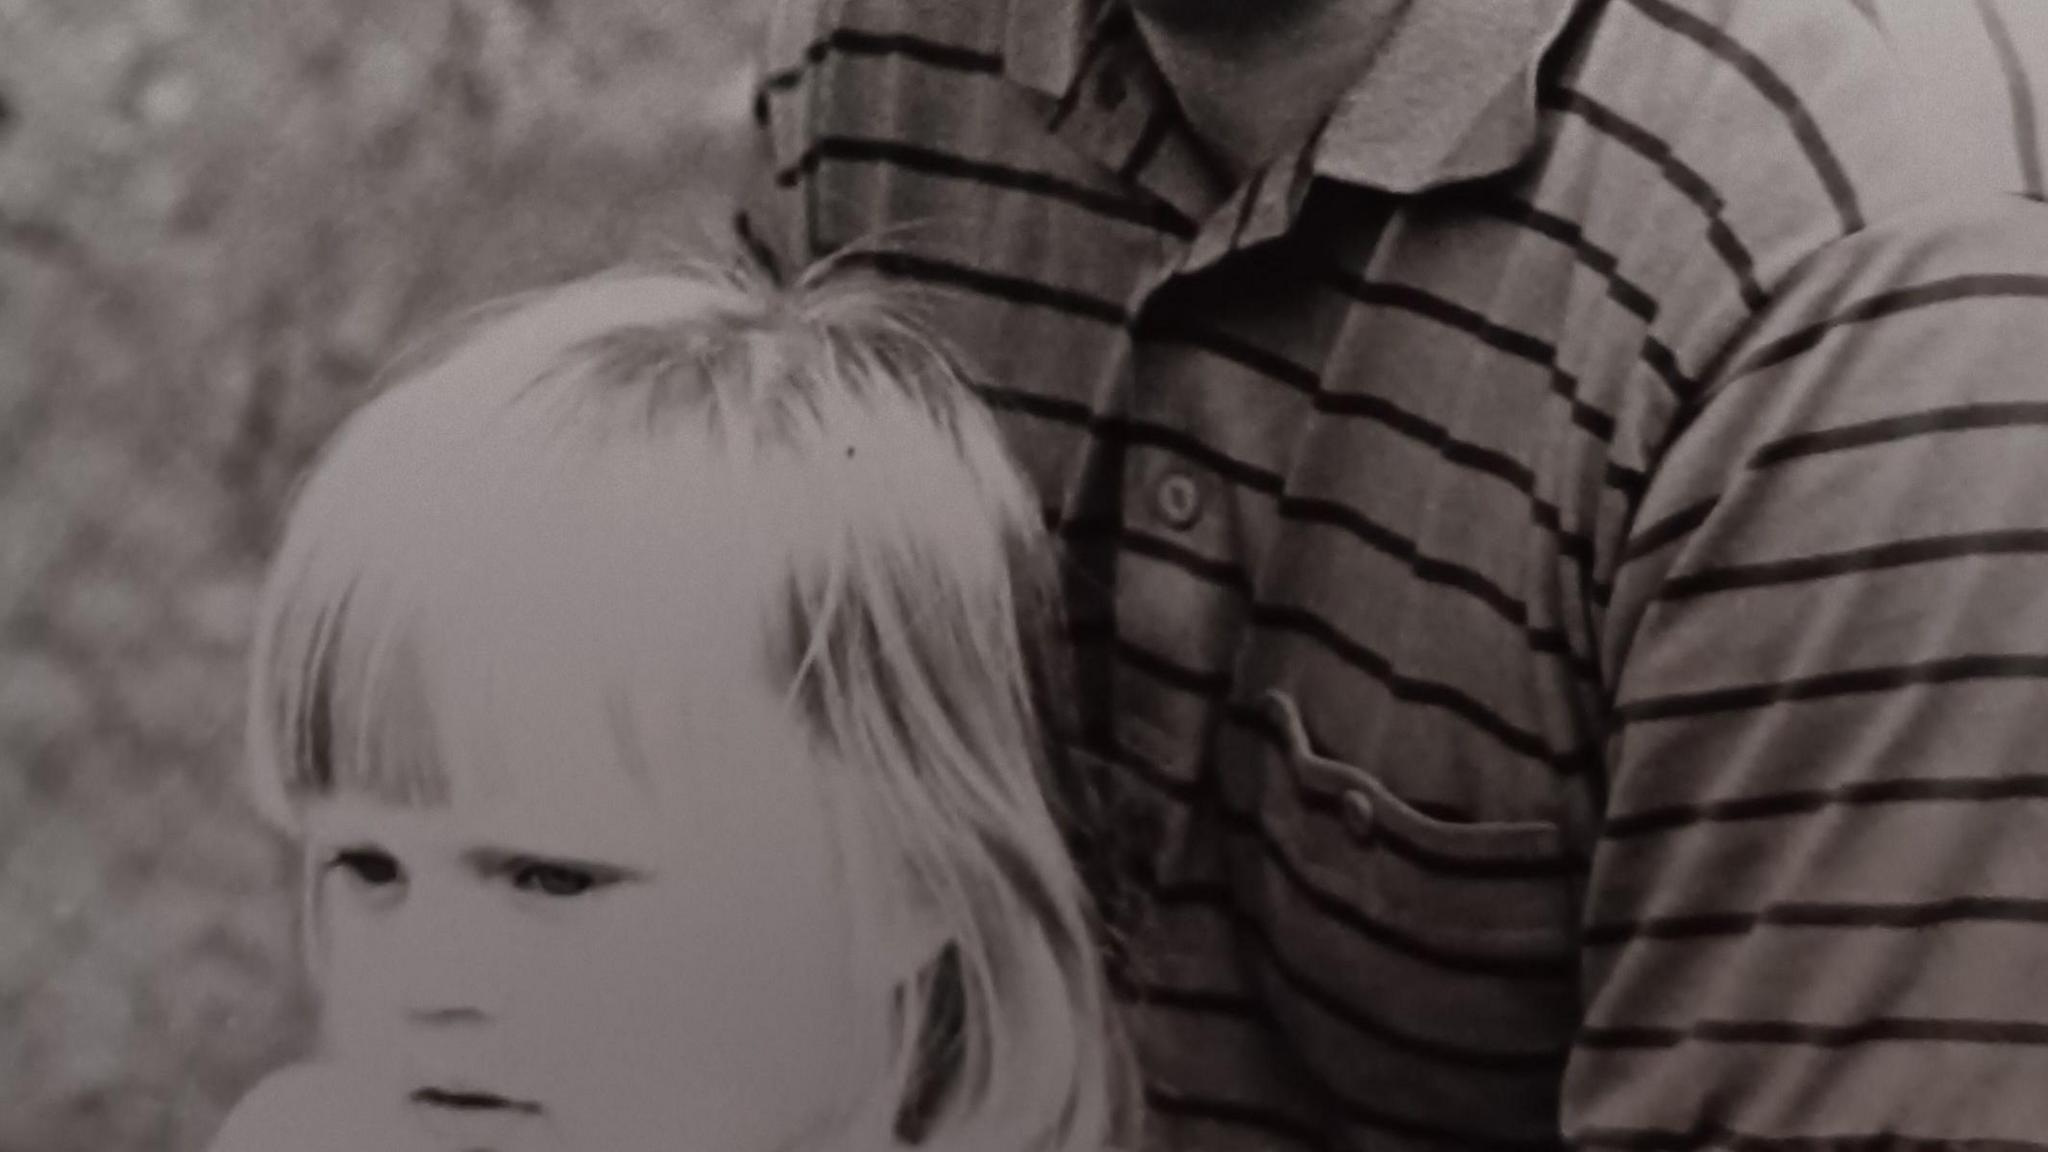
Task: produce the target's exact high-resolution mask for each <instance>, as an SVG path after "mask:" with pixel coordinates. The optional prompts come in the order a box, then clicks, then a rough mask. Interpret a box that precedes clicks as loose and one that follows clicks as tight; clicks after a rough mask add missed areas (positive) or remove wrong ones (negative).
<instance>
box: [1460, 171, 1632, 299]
mask: <svg viewBox="0 0 2048 1152" xmlns="http://www.w3.org/2000/svg"><path fill="white" fill-rule="evenodd" d="M1480 207H1481V209H1482V210H1483V211H1486V212H1490V213H1492V214H1493V215H1495V216H1498V217H1499V218H1501V219H1503V220H1507V221H1510V222H1512V223H1515V224H1520V225H1521V226H1523V227H1524V228H1528V229H1530V230H1531V231H1534V232H1537V233H1540V234H1542V235H1544V236H1548V237H1549V238H1551V239H1552V240H1555V241H1557V242H1558V243H1559V244H1562V245H1564V246H1565V247H1567V248H1569V249H1571V251H1572V256H1573V258H1574V259H1576V260H1577V261H1578V263H1579V266H1580V267H1582V268H1586V269H1588V270H1590V271H1592V272H1593V273H1594V274H1595V275H1597V276H1599V277H1600V279H1601V280H1602V281H1603V282H1604V283H1605V284H1606V285H1607V295H1608V297H1609V298H1610V299H1612V300H1613V301H1614V302H1615V303H1617V304H1619V305H1621V306H1622V307H1623V308H1624V309H1626V310H1627V311H1628V312H1629V314H1630V315H1632V316H1634V317H1635V318H1636V319H1638V320H1641V321H1642V322H1643V323H1645V324H1654V323H1656V321H1657V302H1656V301H1655V300H1653V299H1651V298H1650V294H1649V293H1648V292H1646V291H1644V290H1643V288H1642V286H1641V285H1639V284H1637V283H1635V282H1634V281H1632V280H1630V279H1629V278H1628V277H1627V276H1624V275H1622V272H1621V261H1620V259H1619V258H1617V257H1616V256H1615V255H1614V253H1612V252H1609V251H1608V250H1607V249H1605V248H1602V247H1601V246H1599V245H1598V244H1595V243H1593V242H1592V241H1591V240H1590V239H1588V238H1587V236H1586V232H1585V229H1583V228H1581V227H1580V226H1579V225H1578V224H1577V223H1576V222H1575V221H1571V220H1567V219H1565V218H1564V217H1562V216H1559V215H1556V214H1555V213H1551V212H1545V211H1544V210H1543V209H1541V208H1538V207H1537V206H1536V205H1534V204H1531V203H1529V202H1528V201H1526V200H1517V199H1515V198H1514V197H1512V196H1507V195H1502V196H1496V197H1493V198H1490V199H1488V200H1486V201H1483V202H1482V203H1481V205H1480Z"/></svg>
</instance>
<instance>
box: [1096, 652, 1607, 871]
mask: <svg viewBox="0 0 2048 1152" xmlns="http://www.w3.org/2000/svg"><path fill="white" fill-rule="evenodd" d="M1150 657H1151V660H1152V661H1163V660H1164V658H1163V657H1161V656H1159V655H1158V654H1157V653H1152V654H1150ZM1228 715H1229V718H1230V720H1231V721H1232V722H1233V723H1235V724H1238V725H1240V726H1243V727H1245V728H1247V729H1249V730H1251V731H1252V732H1253V733H1254V734H1255V735H1257V736H1258V737H1259V738H1260V739H1262V740H1264V741H1265V742H1266V743H1267V744H1269V745H1270V746H1272V747H1273V749H1274V750H1275V751H1276V752H1278V753H1280V754H1282V755H1285V754H1286V752H1287V747H1286V737H1285V735H1284V734H1282V733H1280V732H1279V731H1278V730H1277V729H1275V728H1274V727H1273V724H1272V721H1271V718H1270V717H1269V716H1268V715H1266V713H1265V712H1264V710H1263V709H1258V708H1254V707H1250V706H1243V705H1231V706H1230V707H1229V711H1228ZM1113 767H1115V768H1117V769H1118V770H1121V771H1127V772H1131V773H1132V774H1133V776H1134V777H1135V778H1136V779H1138V780H1139V781H1140V782H1142V783H1143V784H1144V785H1145V786H1146V787H1148V788H1150V789H1151V790H1152V791H1154V792H1157V793H1159V794H1160V797H1161V798H1162V799H1163V800H1165V801H1167V802H1170V803H1173V804H1176V805H1180V806H1182V807H1188V806H1192V805H1195V804H1198V803H1206V802H1207V800H1208V794H1207V791H1206V790H1205V789H1204V788H1203V787H1202V786H1201V784H1200V783H1199V782H1197V781H1194V780H1182V779H1179V778H1178V777H1175V776H1173V775H1171V774H1169V773H1167V772H1166V771H1165V770H1164V769H1161V768H1158V767H1155V766H1153V765H1152V764H1151V763H1150V762H1149V761H1147V760H1146V759H1145V758H1144V757H1142V756H1137V755H1135V754H1133V753H1131V752H1130V751H1129V750H1128V749H1119V750H1118V756H1117V758H1116V759H1115V760H1114V761H1113ZM1295 791H1296V795H1297V796H1298V797H1299V800H1300V803H1301V805H1302V807H1303V808H1305V809H1306V810H1308V811H1310V812H1313V813H1315V814H1316V815H1318V816H1319V817H1321V818H1323V819H1328V820H1342V819H1343V818H1344V815H1343V806H1344V800H1343V797H1342V796H1340V795H1337V794H1334V793H1321V792H1314V791H1310V790H1308V789H1304V788H1299V787H1297V788H1296V790H1295ZM1418 810H1420V809H1419V808H1418ZM1218 814H1219V815H1220V816H1221V817H1222V818H1223V820H1224V821H1225V822H1226V823H1230V824H1233V825H1235V826H1236V827H1237V829H1238V830H1239V831H1241V832H1245V833H1248V834H1260V833H1261V831H1262V830H1261V828H1260V826H1259V824H1258V821H1257V818H1256V816H1255V814H1253V813H1250V812H1245V811H1240V810H1238V809H1235V808H1232V807H1229V806H1222V807H1221V808H1219V809H1218ZM1433 818H1434V819H1439V820H1443V819H1446V817H1443V816H1435V817H1433ZM1272 846H1273V847H1276V848H1277V847H1278V845H1277V843H1274V844H1272ZM1373 846H1374V850H1375V851H1384V852H1386V853H1387V854H1388V855H1390V856H1393V857H1395V858H1396V859H1399V860H1402V861H1405V862H1407V863H1408V864H1410V865H1412V866H1413V867H1415V868H1416V869H1417V870H1419V871H1421V872H1424V873H1426V874H1428V875H1429V876H1432V877H1435V878H1437V879H1462V880H1472V881H1493V882H1497V883H1503V884H1511V885H1519V884H1536V885H1547V884H1550V883H1553V882H1554V881H1556V880H1557V879H1558V878H1560V877H1568V876H1577V875H1581V874H1583V873H1584V872H1585V870H1586V867H1587V862H1586V861H1585V860H1584V859H1583V858H1582V857H1579V856H1576V855H1572V854H1568V853H1567V854H1556V855H1550V854H1531V855H1524V856H1504V855H1503V856H1489V857H1486V858H1483V859H1479V858H1472V857H1462V856H1452V855H1449V854H1446V853H1442V852H1438V851H1436V850H1434V849H1432V848H1429V847H1426V846H1424V845H1422V844H1419V843H1417V842H1415V841H1414V840H1412V839H1410V838H1409V837H1408V836H1406V835H1404V834H1403V833H1402V832H1401V831H1400V830H1399V829H1398V828H1396V827H1394V826H1392V825H1389V824H1384V823H1383V824H1381V825H1379V826H1377V827H1375V829H1374V830H1373Z"/></svg>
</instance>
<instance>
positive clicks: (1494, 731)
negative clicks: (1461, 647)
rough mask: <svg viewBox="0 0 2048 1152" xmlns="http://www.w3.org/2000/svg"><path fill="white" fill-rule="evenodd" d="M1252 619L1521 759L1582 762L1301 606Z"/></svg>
mask: <svg viewBox="0 0 2048 1152" xmlns="http://www.w3.org/2000/svg"><path fill="white" fill-rule="evenodd" d="M1252 623H1253V624H1254V625H1255V626H1257V627H1259V628H1263V629H1266V630H1269V631H1277V632H1287V633H1290V634H1292V635H1296V636H1300V637H1303V638H1305V639H1308V640H1312V641H1315V642H1317V643H1318V644H1320V645H1321V646H1322V647H1323V648H1325V649H1326V650H1328V651H1329V652H1330V653H1331V654H1332V655H1334V656H1336V657H1337V658H1338V659H1339V660H1341V661H1343V662H1344V663H1345V664H1348V665H1350V666H1351V667H1352V668H1355V669H1357V670H1358V671H1360V672H1362V673H1364V674H1365V675H1366V676H1368V677H1371V678H1372V679H1373V680H1376V681H1378V682H1379V683H1380V684H1381V685H1382V686H1384V687H1385V688H1386V690H1387V691H1388V692H1389V693H1391V694H1392V695H1394V696H1395V697H1396V698H1398V699H1401V700H1405V701H1407V702H1408V703H1410V704H1422V705H1427V706H1428V707H1431V708H1436V709H1441V710H1442V711H1445V712H1448V713H1450V714H1451V715H1453V716H1456V717H1457V718H1458V719H1460V720H1463V721H1465V722H1466V723H1467V724H1470V725H1471V726H1472V727H1473V728H1475V729H1477V730H1479V731H1481V732H1484V733H1486V734H1487V735H1488V736H1491V737H1493V739H1494V740H1495V741H1496V742H1497V743H1498V744H1499V745H1500V746H1501V747H1502V748H1504V749H1506V750H1508V751H1510V752H1513V753H1515V754H1516V755H1518V756H1521V757H1523V758H1524V759H1527V760H1532V761H1535V762H1537V763H1540V764H1547V765H1549V766H1550V767H1551V768H1553V769H1555V770H1556V771H1558V772H1560V773H1563V774H1567V775H1575V774H1577V773H1579V772H1580V771H1583V770H1584V769H1585V767H1586V766H1587V763H1586V757H1585V754H1584V753H1581V752H1572V753H1566V752H1559V751H1557V750H1556V749H1553V748H1551V747H1550V745H1549V744H1548V743H1547V742H1546V741H1545V740H1544V739H1543V737H1541V736H1539V735H1537V734H1536V733H1535V732H1533V731H1531V730H1529V729H1527V728H1524V727H1522V726H1520V725H1518V724H1515V723H1513V722H1512V721H1510V720H1508V719H1506V718H1505V717H1503V716H1501V715H1500V714H1499V713H1497V712H1495V711H1494V710H1493V709H1491V708H1489V707H1487V706H1486V705H1485V704H1482V703H1480V702H1479V701H1478V700H1476V699H1474V698H1473V697H1472V696H1470V695H1468V694H1466V693H1465V692H1463V691H1461V690H1459V689H1458V688H1457V687H1456V686H1454V685H1451V684H1447V683H1444V682H1442V681H1436V680H1425V679H1422V678H1420V677H1414V676H1408V675H1406V674H1404V673H1402V672H1400V671H1398V670H1397V669H1396V668H1395V667H1394V665H1393V663H1392V662H1391V661H1389V660H1388V659H1387V658H1386V657H1385V656H1384V655H1381V654H1380V653H1379V652H1377V651H1375V650H1374V649H1373V648H1372V647H1370V646H1369V645H1367V644H1365V643H1363V642H1361V641H1359V640H1356V639H1354V638H1353V637H1351V636H1348V635H1346V634H1345V633H1344V631H1343V630H1342V629H1340V628H1338V627H1336V626H1335V625H1333V624H1331V623H1330V622H1329V621H1327V620H1324V619H1323V618H1322V617H1320V616H1318V615H1316V614H1315V613H1313V612H1311V611H1309V610H1307V609H1304V608H1300V607H1296V606H1294V605H1288V604H1259V605H1255V606H1254V608H1253V610H1252Z"/></svg>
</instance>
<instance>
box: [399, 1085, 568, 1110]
mask: <svg viewBox="0 0 2048 1152" xmlns="http://www.w3.org/2000/svg"><path fill="white" fill-rule="evenodd" d="M412 1099H413V1103H415V1104H427V1105H431V1106H433V1107H436V1108H449V1109H453V1110H455V1111H458V1112H492V1111H500V1110H502V1111H507V1112H518V1113H522V1114H524V1115H529V1116H531V1115H535V1114H537V1113H539V1112H540V1105H538V1104H534V1103H532V1102H530V1101H526V1100H509V1099H507V1098H505V1097H503V1096H499V1095H497V1094H496V1093H492V1092H470V1091H464V1090H457V1089H449V1088H421V1089H420V1090H418V1091H416V1092H414V1093H413V1094H412Z"/></svg>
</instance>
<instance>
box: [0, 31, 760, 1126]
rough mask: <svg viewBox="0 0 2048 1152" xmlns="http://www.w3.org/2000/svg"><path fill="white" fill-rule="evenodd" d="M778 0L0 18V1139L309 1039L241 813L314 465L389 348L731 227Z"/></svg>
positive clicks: (229, 1081)
mask: <svg viewBox="0 0 2048 1152" xmlns="http://www.w3.org/2000/svg"><path fill="white" fill-rule="evenodd" d="M765 7H766V3H765V0H0V1152H130V1150H143V1149H149V1150H157V1149H162V1150H166V1152H184V1150H187V1149H197V1148H201V1147H203V1146H204V1144H205V1142H206V1141H207V1140H208V1138H210V1136H211V1135H212V1133H213V1130H214V1128H215V1126H216V1125H217V1124H218V1122H219V1120H220V1118H221V1117H222V1115H223V1114H224V1110H225V1108H226V1107H227V1106H228V1105H229V1104H231V1103H232V1102H233V1100H234V1099H235V1098H236V1097H237V1096H238V1095H239V1094H240V1092H241V1091H243V1090H244V1089H245V1088H246V1087H247V1086H248V1085H249V1084H250V1083H251V1082H252V1081H253V1080H254V1078H255V1077H256V1076H258V1075H259V1074H260V1073H261V1072H262V1071H264V1070H266V1069H267V1068H269V1067H270V1066H271V1065H273V1064H275V1063H276V1062H278V1061H279V1060H280V1059H283V1058H285V1057H287V1056H289V1055H290V1054H291V1053H293V1052H294V1051H295V1050H297V1049H298V1047H299V1046H300V1045H301V1044H303V1042H304V1039H305V1037H304V1025H305V1005H304V1003H303V999H304V998H303V995H302V992H301V990H300V986H299V982H298V979H297V973H296V970H295V968H296V957H295V953H294V944H293V941H292V934H293V925H292V920H291V914H290V910H289V907H288V901H287V898H286V897H285V896H284V895H283V894H282V893H283V891H284V889H285V885H286V880H287V878H288V876H289V874H290V873H289V860H288V858H287V854H286V852H285V851H284V849H283V847H282V845H281V844H280V843H279V842H278V841H277V840H276V839H275V838H274V837H273V836H272V835H271V834H270V833H269V832H267V831H266V830H265V829H263V828H262V827H261V826H260V825H259V824H257V822H256V821H255V819H254V818H253V816H251V815H250V813H249V812H248V810H247V809H246V808H245V807H244V806H243V805H242V803H241V801H240V799H239V797H238V796H237V795H236V794H235V792H234V769H235V763H236V758H237V756H238V754H239V751H240V735H239V730H238V725H239V707H240V703H241V697H240V692H241V688H242V665H241V660H242V655H243V652H242V647H243V643H244V640H245V635H246V631H247V622H248V618H249V614H250V609H251V598H252V592H253V589H254V585H255V581H256V579H257V576H258V574H259V571H260V560H261V556H262V553H263V551H264V549H265V548H266V547H267V545H268V544H269V542H270V541H271V538H272V532H273V529H274V526H275V522H276V520H277V517H278V516H279V514H280V510H281V504H282V499H283V496H284V494H285V492H286V489H287V486H288V485H289V483H290V481H291V480H292V478H293V477H294V475H295V474H296V472H297V471H298V469H299V468H300V467H301V465H302V464H303V463H304V462H305V460H306V459H307V457H308V454H309V452H310V451H311V450H312V449H313V448H314V447H315V446H316V445H317V444H318V443H319V441H320V440H321V439H322V438H323V437H324V435H325V434H326V433H327V432H328V431H329V430H330V429H331V428H332V427H333V425H334V423H335V421H336V420H337V419H338V418H339V417H340V416H341V414H342V413H343V412H344V411H346V410H347V408H348V407H349V406H350V405H352V404H353V403H354V402H355V401H356V400H358V399H359V398H360V397H361V396H362V394H363V389H364V387H365V384H366V382H367V381H368V378H369V376H370V373H371V372H372V370H373V368H374V366H375V365H376V364H377V362H378V361H379V360H380V359H382V358H383V357H385V356H386V355H387V354H388V353H389V352H390V351H391V350H392V348H393V346H394V345H395V344H396V343H398V342H400V341H402V340H403V339H404V338H405V337H406V335H407V334H408V333H410V332H413V331H415V330H417V329H418V328H419V327H420V326H421V325H423V324H425V323H429V322H431V321H432V320H434V319H435V318H437V317H440V316H442V315H445V314H446V313H448V312H449V311H451V310H453V309H456V308H459V307H461V306H462V305H464V304H467V303H470V302H473V301H476V300H478V299H481V298H485V297H489V296H493V295H497V294H499V293H502V292H505V291H508V290H512V289H516V288H521V287H527V286H531V285H534V284H537V283H541V282H545V281H549V280H553V279H557V278H560V277H563V276H566V275H570V274H574V273H578V272H582V271H587V270H592V269H595V268H598V267H602V266H604V265H606V264H609V263H612V262H614V261H616V260H618V259H620V258H622V257H626V256H628V255H645V254H660V253H663V252H672V251H677V250H688V249H690V248H691V247H692V246H693V245H695V244H696V243H698V242H699V240H700V237H701V234H702V233H703V231H704V230H705V227H707V226H706V225H703V222H709V224H708V226H715V227H722V225H723V221H724V219H725V217H726V210H725V208H724V207H723V206H722V198H723V197H724V196H725V195H726V193H727V191H728V189H729V188H730V186H731V181H732V180H733V178H734V174H735V171H736V167H737V164H738V157H739V155H740V154H741V153H740V151H739V149H740V147H741V146H742V140H743V129H742V128H741V127H740V125H741V124H742V122H743V120H744V115H745V108H746V100H747V87H746V86H747V74H746V70H747V68H748V66H749V57H750V55H751V53H752V51H753V46H754V41H755V37H756V36H757V34H758V31H757V29H758V26H759V23H760V20H761V18H762V16H763V9H764V8H765Z"/></svg>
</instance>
